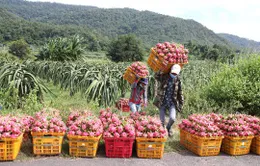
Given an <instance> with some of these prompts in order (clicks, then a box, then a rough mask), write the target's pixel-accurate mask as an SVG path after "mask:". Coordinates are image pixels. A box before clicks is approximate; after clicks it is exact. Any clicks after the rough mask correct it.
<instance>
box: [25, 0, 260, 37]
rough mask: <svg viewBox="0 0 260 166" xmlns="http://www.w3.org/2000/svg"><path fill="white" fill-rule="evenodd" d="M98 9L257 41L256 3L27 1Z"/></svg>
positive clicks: (259, 13) (259, 14)
mask: <svg viewBox="0 0 260 166" xmlns="http://www.w3.org/2000/svg"><path fill="white" fill-rule="evenodd" d="M29 1H38V2H56V3H64V4H74V5H85V6H97V7H100V8H124V7H128V8H133V9H137V10H140V11H143V10H149V11H152V12H156V13H160V14H165V15H169V16H174V17H179V18H183V19H193V20H195V21H197V22H199V23H201V24H202V25H204V26H206V27H207V28H208V29H211V30H213V31H214V32H215V33H229V34H233V35H236V36H239V37H243V38H247V39H251V40H255V41H258V42H260V0H236V1H235V0H214V1H213V0H162V1H160V0H29Z"/></svg>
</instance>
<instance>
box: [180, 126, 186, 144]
mask: <svg viewBox="0 0 260 166" xmlns="http://www.w3.org/2000/svg"><path fill="white" fill-rule="evenodd" d="M186 137H187V132H186V131H184V130H182V129H180V143H181V144H182V145H183V146H185V143H186Z"/></svg>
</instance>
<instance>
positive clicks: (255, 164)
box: [0, 150, 260, 166]
mask: <svg viewBox="0 0 260 166" xmlns="http://www.w3.org/2000/svg"><path fill="white" fill-rule="evenodd" d="M31 165H35V166H65V165H66V166H85V165H87V166H122V165H127V166H139V165H140V166H157V165H158V166H159V165H160V166H161V165H162V166H168V165H169V166H260V156H258V155H255V154H251V153H250V154H248V155H244V156H237V157H234V156H229V155H226V154H224V153H220V155H219V156H211V157H199V156H196V155H194V154H193V153H191V152H188V151H186V150H184V151H181V152H176V153H175V152H173V153H167V154H164V157H163V158H162V159H140V158H136V156H133V157H132V158H130V159H119V158H106V157H105V156H98V157H97V158H63V157H40V158H35V159H32V160H23V161H17V160H15V161H13V162H1V163H0V166H31Z"/></svg>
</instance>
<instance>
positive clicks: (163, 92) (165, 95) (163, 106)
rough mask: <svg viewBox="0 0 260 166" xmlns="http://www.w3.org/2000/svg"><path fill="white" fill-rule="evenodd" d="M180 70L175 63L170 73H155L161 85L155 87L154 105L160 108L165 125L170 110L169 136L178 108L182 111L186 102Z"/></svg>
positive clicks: (162, 121)
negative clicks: (166, 114) (167, 112)
mask: <svg viewBox="0 0 260 166" xmlns="http://www.w3.org/2000/svg"><path fill="white" fill-rule="evenodd" d="M180 71H181V67H180V65H178V64H175V65H173V66H172V68H171V71H170V73H169V74H163V73H162V72H157V73H156V74H155V79H156V80H157V81H158V83H159V86H158V87H155V89H156V90H157V93H156V97H155V100H154V105H155V106H157V107H158V108H159V110H160V120H161V123H162V125H163V126H164V124H165V113H166V110H167V109H168V110H169V121H168V124H167V125H166V129H167V131H168V136H169V137H171V136H172V132H171V127H172V125H173V124H174V122H175V119H176V110H177V111H179V112H181V111H182V107H183V103H184V98H183V94H182V87H181V80H180V76H179V73H180Z"/></svg>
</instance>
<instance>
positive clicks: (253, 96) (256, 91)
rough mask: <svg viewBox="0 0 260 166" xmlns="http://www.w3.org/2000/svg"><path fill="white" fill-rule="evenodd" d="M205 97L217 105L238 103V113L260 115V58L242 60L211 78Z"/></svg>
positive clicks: (253, 57) (252, 57)
mask: <svg viewBox="0 0 260 166" xmlns="http://www.w3.org/2000/svg"><path fill="white" fill-rule="evenodd" d="M206 96H207V97H208V98H209V99H213V100H214V101H215V102H216V103H217V104H218V105H222V103H226V102H239V103H240V104H241V107H240V108H239V111H247V112H248V113H250V114H253V115H260V112H259V108H260V57H259V56H251V57H250V58H249V59H242V60H240V62H238V63H237V64H236V65H234V66H232V67H226V68H224V69H223V71H222V72H220V73H219V74H217V75H216V76H215V77H213V78H212V81H211V83H210V84H209V86H208V87H207V88H206Z"/></svg>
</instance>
